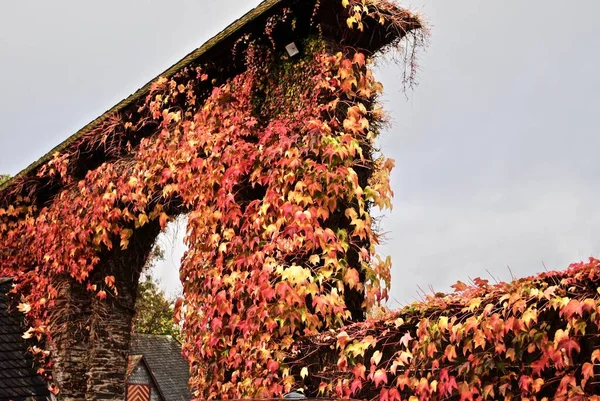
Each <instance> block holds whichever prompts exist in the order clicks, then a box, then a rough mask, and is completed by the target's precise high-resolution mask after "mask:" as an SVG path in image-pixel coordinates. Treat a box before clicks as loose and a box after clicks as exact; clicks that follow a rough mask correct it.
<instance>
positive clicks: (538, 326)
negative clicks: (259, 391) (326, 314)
mask: <svg viewBox="0 0 600 401" xmlns="http://www.w3.org/2000/svg"><path fill="white" fill-rule="evenodd" d="M474 281H475V284H476V285H475V286H472V287H469V286H467V285H465V284H464V283H461V282H458V283H457V284H456V285H455V289H456V292H455V293H454V294H450V295H443V294H437V295H434V296H430V297H428V299H427V300H426V301H424V302H420V303H415V304H413V305H410V306H408V307H405V308H403V309H401V310H400V311H397V312H395V313H391V314H390V315H388V316H387V317H384V318H379V319H371V320H369V321H367V322H364V323H358V324H355V325H351V326H348V327H346V328H343V329H341V330H339V331H337V332H332V333H325V334H321V335H318V336H316V337H314V338H311V339H307V340H306V341H305V342H303V343H299V344H298V345H297V348H296V350H295V354H294V355H293V356H292V358H293V359H295V360H297V362H292V363H291V365H292V366H294V369H295V371H296V372H299V371H300V370H301V369H304V368H306V366H308V372H309V373H310V375H311V376H312V379H311V380H310V381H309V383H308V384H309V387H311V389H312V391H313V393H314V394H326V395H331V396H338V397H354V398H372V399H376V398H378V399H381V400H385V401H394V400H414V401H416V400H584V399H585V400H598V399H599V397H598V394H599V391H600V387H599V384H600V381H599V380H598V376H599V375H600V341H599V340H598V333H599V330H600V260H597V259H590V261H589V262H587V263H577V264H573V265H571V266H570V267H569V268H568V269H567V270H565V271H563V272H555V271H554V272H547V273H543V274H541V275H539V276H535V277H529V278H524V279H520V280H517V281H514V282H511V283H500V284H497V285H490V284H489V283H488V281H487V280H482V279H475V280H474ZM296 374H299V373H296Z"/></svg>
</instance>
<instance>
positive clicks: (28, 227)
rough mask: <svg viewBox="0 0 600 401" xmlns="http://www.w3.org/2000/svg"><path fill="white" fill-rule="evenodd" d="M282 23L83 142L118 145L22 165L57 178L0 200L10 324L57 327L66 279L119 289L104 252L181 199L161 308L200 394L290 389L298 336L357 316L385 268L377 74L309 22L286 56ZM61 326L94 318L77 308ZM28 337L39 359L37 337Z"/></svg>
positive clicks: (384, 166) (97, 290) (98, 296)
mask: <svg viewBox="0 0 600 401" xmlns="http://www.w3.org/2000/svg"><path fill="white" fill-rule="evenodd" d="M342 3H343V9H344V12H345V13H346V14H347V17H346V18H347V26H348V29H357V30H359V31H363V30H364V29H365V24H366V20H367V19H370V21H371V22H373V21H374V22H375V23H378V24H384V23H385V22H386V21H388V22H389V23H390V24H391V26H392V27H395V29H400V28H403V18H405V17H406V13H405V12H403V13H400V12H399V11H396V10H397V9H396V8H395V7H394V6H393V5H391V4H389V3H386V2H383V1H376V2H373V1H370V2H367V1H352V2H349V1H347V0H344V1H343V2H342ZM318 5H319V4H318V3H317V6H318ZM281 25H286V26H288V29H290V30H292V31H293V30H295V29H296V20H295V18H294V17H293V16H292V15H291V12H290V10H287V9H284V10H283V12H282V14H281V15H280V16H278V17H277V18H270V19H269V20H268V22H267V26H266V30H265V32H264V34H263V35H262V36H252V35H245V36H244V37H243V38H242V39H241V40H240V41H238V42H237V43H236V46H235V52H236V54H237V55H238V56H239V57H242V58H243V63H244V69H243V72H240V73H239V74H237V75H236V76H234V77H233V78H230V79H225V80H223V79H222V77H219V76H218V75H212V76H211V71H212V70H211V68H210V66H204V65H191V66H188V67H185V68H183V69H182V70H181V71H179V72H178V73H177V74H175V75H174V76H173V77H172V78H160V79H158V80H157V81H156V82H155V83H154V84H153V85H152V88H151V89H150V91H149V93H148V95H147V97H146V99H145V101H144V102H143V103H142V104H140V106H139V109H138V110H137V112H136V113H135V115H134V114H122V115H113V116H111V117H110V118H109V119H107V120H106V121H105V122H104V123H103V124H101V125H100V126H99V127H98V128H97V129H95V131H93V132H92V133H91V134H89V135H88V136H87V137H85V138H84V139H83V140H86V141H88V145H87V146H89V147H104V148H105V149H106V151H105V153H106V154H107V155H113V156H117V157H115V158H114V159H112V160H108V161H105V162H103V163H99V164H98V165H97V167H95V168H93V169H89V170H88V171H87V172H86V174H85V175H84V176H81V177H76V176H75V174H74V173H73V171H75V170H74V167H73V166H74V163H75V162H74V161H75V160H77V159H78V158H79V154H78V153H77V152H69V151H62V152H60V153H57V154H56V155H55V157H54V158H53V159H52V160H51V161H49V162H48V163H46V164H45V165H44V166H42V167H41V168H40V169H39V171H38V176H39V177H40V178H42V179H47V180H52V182H55V183H59V184H60V186H61V189H60V190H59V191H58V192H57V194H56V195H55V196H54V197H53V198H52V201H51V202H46V203H40V202H39V201H37V200H34V199H32V198H30V197H27V196H18V197H16V198H15V199H14V201H13V202H12V203H11V204H10V205H8V206H7V207H5V208H1V209H0V257H1V258H0V261H1V262H0V263H1V264H0V271H1V272H2V274H5V275H11V276H14V277H15V283H16V286H15V288H14V291H13V292H14V293H15V294H17V295H18V297H19V310H20V311H22V312H23V313H25V314H26V317H27V322H28V324H29V325H30V328H29V330H28V331H27V332H26V333H25V337H26V338H36V339H37V340H38V341H42V342H44V341H46V342H48V343H49V344H52V342H53V338H55V337H56V335H57V334H59V332H60V331H61V330H62V331H64V330H67V329H65V327H67V326H66V325H65V324H62V323H61V325H58V324H57V323H55V322H56V319H55V314H53V313H52V311H53V308H54V307H55V304H56V302H57V300H58V299H59V298H60V297H61V291H62V292H63V293H64V287H61V285H62V284H61V283H64V282H65V281H64V280H65V279H67V280H72V282H76V283H80V284H81V285H83V286H84V287H85V288H86V290H87V291H89V292H90V294H92V296H93V297H94V298H95V301H94V302H96V303H97V302H104V301H106V300H118V299H119V298H120V297H121V296H122V292H123V291H124V287H123V286H122V285H121V283H120V282H119V280H118V279H117V278H116V277H115V276H118V274H116V273H115V272H114V270H110V269H108V270H107V269H106V268H105V267H102V265H101V261H102V257H103V255H105V254H107V253H110V252H112V251H113V250H114V249H118V248H121V249H123V250H128V252H129V251H131V252H135V251H136V250H135V249H131V250H130V248H131V247H132V245H131V244H132V241H133V240H134V239H135V238H136V235H137V233H138V232H139V230H141V229H143V228H144V227H147V226H151V225H156V224H158V225H160V227H161V228H164V227H165V226H166V224H167V222H168V221H169V220H170V219H172V218H174V217H175V216H176V215H178V214H181V213H187V214H188V216H189V218H188V226H187V233H186V238H185V242H186V244H187V246H188V248H189V250H188V251H187V253H186V254H185V256H184V258H183V260H182V266H181V271H180V276H181V280H182V283H183V288H184V298H183V299H181V300H179V301H178V303H177V305H176V313H177V317H178V319H180V320H182V324H183V329H184V335H185V340H186V342H185V345H184V354H185V356H186V357H187V358H188V360H189V362H190V366H191V370H192V379H191V385H192V387H193V388H194V389H195V390H196V396H197V397H199V398H236V397H242V396H253V397H269V396H273V395H280V394H282V393H284V392H286V391H289V390H290V389H291V388H292V387H293V386H294V385H295V380H296V379H295V376H294V375H293V374H292V372H291V371H290V369H289V367H288V366H287V362H286V361H287V359H286V358H287V355H288V354H289V352H290V350H291V349H292V345H293V344H294V341H295V340H296V339H297V338H300V337H304V336H309V335H315V334H317V333H319V332H322V331H325V330H330V329H339V328H340V327H342V326H343V325H345V324H348V323H350V322H352V321H357V320H362V319H363V317H364V311H365V310H366V309H367V308H369V307H371V306H372V305H375V304H377V303H379V302H380V301H381V300H384V299H386V297H387V290H388V286H389V280H390V273H389V267H390V265H389V261H388V260H381V259H379V258H378V257H377V256H376V255H375V245H376V244H377V241H378V237H377V234H376V233H375V232H374V231H373V227H372V226H373V224H372V223H373V222H372V217H371V214H370V209H371V207H372V206H373V205H376V206H378V207H380V208H387V207H390V197H391V190H390V186H389V179H388V178H389V173H390V170H391V168H392V167H393V161H391V160H389V159H385V158H384V157H381V156H379V155H378V153H377V151H376V150H375V149H374V148H373V143H374V140H375V138H376V137H377V135H378V132H379V128H380V126H381V124H382V122H383V118H382V112H381V110H380V109H379V108H378V106H377V102H376V100H377V96H378V95H379V94H380V93H381V91H382V89H383V88H382V85H381V84H380V83H379V82H377V81H376V80H375V78H374V76H373V73H372V71H371V69H370V68H369V63H370V56H369V54H368V53H365V52H363V51H359V50H356V49H353V48H351V47H342V46H339V45H337V48H336V49H333V50H332V44H331V43H326V41H324V39H323V38H321V37H320V36H318V35H316V36H314V37H311V38H309V39H308V40H306V41H304V42H303V43H299V45H301V47H302V49H303V52H302V55H300V56H297V57H295V58H290V57H288V56H286V54H285V53H284V52H282V50H281V49H279V50H278V49H277V48H276V43H275V40H274V37H275V35H276V32H277V29H279V27H280V26H281ZM334 47H335V46H334ZM148 129H152V131H153V134H152V135H150V136H145V137H143V138H141V139H139V140H136V141H133V140H128V139H127V138H128V136H131V138H134V137H135V135H137V134H138V133H139V132H143V131H144V130H148ZM123 149H126V152H124V151H123ZM56 185H58V184H56ZM138 274H139V273H138ZM93 310H94V309H93ZM62 320H64V319H62ZM62 320H61V321H62ZM90 327H91V328H90ZM77 330H80V331H86V330H87V331H90V333H91V332H93V330H94V323H93V320H92V321H90V323H89V325H86V324H84V325H82V327H79V328H78V329H77ZM63 334H64V333H63ZM90 336H92V335H90ZM34 351H35V352H37V353H38V356H40V357H41V358H42V360H45V361H47V362H48V365H47V367H49V368H52V362H51V356H50V354H49V348H47V349H43V350H42V349H41V348H36V349H35V350H34ZM49 358H50V359H49ZM49 372H50V371H48V373H49ZM49 374H50V373H49Z"/></svg>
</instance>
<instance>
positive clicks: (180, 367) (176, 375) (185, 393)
mask: <svg viewBox="0 0 600 401" xmlns="http://www.w3.org/2000/svg"><path fill="white" fill-rule="evenodd" d="M130 354H132V355H143V356H144V360H145V361H146V364H147V366H148V368H149V369H150V372H151V373H152V375H153V376H154V378H155V380H156V382H157V385H158V387H159V389H160V392H161V393H162V395H163V396H164V397H165V401H189V400H190V399H191V398H192V395H191V393H190V391H189V387H188V381H189V378H190V374H189V366H188V363H187V362H186V361H185V359H184V358H183V356H182V355H181V343H180V342H179V341H177V340H176V339H174V338H173V337H171V336H164V335H153V334H134V335H133V336H132V338H131V349H130Z"/></svg>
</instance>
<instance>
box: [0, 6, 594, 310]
mask: <svg viewBox="0 0 600 401" xmlns="http://www.w3.org/2000/svg"><path fill="white" fill-rule="evenodd" d="M4 3H5V4H3V5H2V12H1V13H0V62H1V63H0V66H1V67H0V68H1V73H0V87H1V88H2V92H1V93H2V96H0V121H2V125H1V128H0V173H2V172H3V173H10V174H15V173H17V172H18V171H20V170H21V169H23V168H25V167H26V166H27V165H28V164H29V163H30V162H32V161H34V160H35V159H37V158H39V157H40V156H41V155H42V154H44V153H45V152H47V151H48V150H49V149H51V148H52V147H53V146H55V145H56V144H58V143H59V142H61V141H62V140H64V139H65V138H67V137H68V136H69V135H70V134H72V133H73V132H75V131H76V130H77V129H79V128H81V127H82V126H83V125H85V124H86V123H88V122H89V121H91V120H92V119H94V118H95V117H97V116H98V115H99V114H102V113H103V112H104V111H105V110H107V109H108V108H110V107H111V106H113V105H114V104H115V103H117V102H118V101H120V100H121V99H122V98H124V97H125V96H127V95H129V94H130V93H132V92H133V91H135V90H136V89H137V88H138V87H140V86H142V85H143V84H144V83H146V82H147V81H148V80H150V79H151V78H153V77H154V76H155V75H157V74H158V73H160V72H162V71H163V70H164V69H166V68H167V67H168V66H170V65H171V64H173V63H174V62H176V61H177V60H179V59H180V58H181V57H183V56H184V55H185V54H187V53H188V52H189V51H190V50H192V49H194V48H196V47H198V46H199V45H201V44H202V43H203V42H204V41H206V40H207V39H209V38H210V37H211V36H213V35H214V34H216V33H217V32H219V31H220V30H221V29H222V28H224V27H225V26H226V25H227V24H229V23H230V22H232V21H233V20H234V19H235V18H237V17H239V16H241V15H242V14H243V13H244V12H246V11H247V10H249V9H250V8H251V7H253V6H255V5H256V4H258V3H259V1H257V0H221V1H218V2H215V1H199V0H196V1H192V0H175V1H174V0H172V1H169V2H164V1H157V0H146V1H143V2H140V1H135V2H134V1H131V0H129V1H124V0H118V1H117V0H104V1H102V2H89V1H88V2H82V1H76V0H55V1H53V2H47V1H41V0H29V1H20V2H16V1H11V2H4ZM404 5H409V6H411V8H412V9H413V10H417V11H420V12H421V13H422V14H424V15H425V16H426V18H427V19H428V20H429V21H430V23H431V25H432V37H431V46H430V47H429V49H428V50H427V51H426V52H425V53H424V54H423V55H422V58H421V66H422V71H421V73H420V75H419V82H420V85H419V87H418V88H417V89H416V91H415V92H414V93H410V94H409V96H408V100H407V99H406V97H405V95H404V94H403V93H401V92H400V87H401V85H400V81H399V75H398V70H397V68H396V67H395V66H394V65H386V66H382V67H381V68H380V69H379V78H380V79H381V80H382V81H383V83H384V85H385V87H386V96H385V99H384V100H385V104H386V107H387V109H388V110H389V112H390V115H391V117H392V120H393V127H392V128H391V129H389V131H388V132H386V133H385V134H384V135H383V136H382V138H381V141H380V143H381V147H382V148H383V150H384V153H385V154H386V155H388V156H390V157H393V158H394V159H396V163H397V164H396V166H397V167H396V169H395V171H394V173H393V175H392V186H393V188H394V191H395V194H396V197H395V201H394V210H393V212H391V213H386V217H385V218H384V220H383V223H382V228H383V230H384V231H386V232H387V243H386V244H385V245H384V246H382V247H381V251H382V252H383V253H384V254H390V255H391V256H392V259H393V262H394V267H393V284H392V296H393V298H394V299H395V300H397V301H399V302H402V303H404V302H408V301H412V300H414V299H416V297H417V286H421V287H422V288H424V289H427V287H428V286H429V285H432V286H433V287H434V288H435V289H436V290H437V291H447V290H448V288H449V285H450V284H452V283H454V282H456V280H459V279H460V280H463V281H466V280H468V278H469V277H477V276H482V277H489V275H488V273H487V271H489V272H491V273H492V274H493V275H494V276H499V277H500V278H501V279H503V280H508V279H510V273H509V271H508V268H507V266H510V269H511V270H512V272H513V274H514V275H515V276H523V275H529V274H533V273H535V272H538V271H541V270H543V269H544V267H543V265H542V263H545V265H546V266H547V267H548V268H549V269H562V268H564V267H566V266H567V265H568V264H569V263H571V262H573V261H577V260H580V259H582V258H587V257H588V256H591V255H594V256H598V255H599V254H600V236H599V235H598V233H600V208H599V207H598V199H600V186H599V185H598V184H599V181H600V162H599V161H598V160H597V159H598V158H597V154H598V152H599V150H600V135H598V118H599V117H600V95H599V94H600V74H599V73H598V71H600V51H599V50H600V25H599V24H598V23H597V15H599V14H600V2H598V1H597V0H578V1H577V2H570V3H565V2H563V1H557V0H543V1H542V0H527V1H523V0H503V1H500V0H495V1H492V0H489V1H481V0H453V1H445V0H412V1H411V3H404ZM180 231H181V230H180ZM180 237H181V235H179V236H177V235H175V234H173V233H171V234H170V235H168V236H167V239H166V240H164V241H166V242H165V244H172V245H170V247H171V248H173V249H172V250H168V251H167V260H166V261H165V262H164V263H162V264H161V265H160V266H159V267H158V268H157V271H156V272H157V274H158V275H159V276H160V277H161V280H162V282H163V285H164V287H165V288H166V289H167V291H169V292H172V291H175V290H176V289H177V288H178V287H177V283H178V275H177V264H178V258H179V255H180V254H181V252H182V246H181V244H180V242H181V239H180Z"/></svg>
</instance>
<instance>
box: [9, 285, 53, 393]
mask: <svg viewBox="0 0 600 401" xmlns="http://www.w3.org/2000/svg"><path fill="white" fill-rule="evenodd" d="M11 286H12V281H11V280H10V279H6V278H0V401H10V400H12V401H45V400H47V399H48V398H49V396H50V393H49V392H48V389H47V387H46V384H45V383H44V380H43V379H42V378H41V377H40V376H39V375H37V374H36V370H35V368H34V364H33V358H32V356H31V354H29V353H28V352H27V344H26V342H25V340H23V338H22V335H23V332H24V331H25V330H24V328H23V323H22V319H21V315H20V314H19V313H18V312H16V313H12V311H11V313H10V314H9V310H8V308H9V304H8V297H7V295H6V294H7V293H8V292H9V291H10V290H11Z"/></svg>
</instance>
